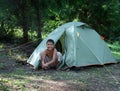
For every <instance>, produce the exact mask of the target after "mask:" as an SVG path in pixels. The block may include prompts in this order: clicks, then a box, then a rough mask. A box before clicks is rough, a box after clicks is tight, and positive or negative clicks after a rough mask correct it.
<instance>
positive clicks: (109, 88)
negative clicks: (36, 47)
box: [0, 54, 120, 91]
mask: <svg viewBox="0 0 120 91" xmlns="http://www.w3.org/2000/svg"><path fill="white" fill-rule="evenodd" d="M16 61H17V60H16V59H13V58H11V57H9V56H7V55H4V54H1V55H0V64H2V66H1V68H0V78H1V79H0V87H2V90H3V91H5V89H7V90H12V91H16V90H17V91H22V90H23V89H24V91H27V90H29V91H32V90H35V91H119V90H120V83H119V82H120V71H119V68H120V63H118V64H112V65H106V66H105V67H97V66H93V67H85V68H81V69H80V70H77V71H55V70H49V71H44V70H38V71H32V68H31V66H29V65H27V64H21V63H19V62H16ZM3 87H4V88H3ZM2 90H1V91H2Z"/></svg>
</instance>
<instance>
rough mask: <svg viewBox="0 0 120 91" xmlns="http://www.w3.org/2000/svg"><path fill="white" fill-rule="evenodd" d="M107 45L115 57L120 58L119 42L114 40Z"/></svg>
mask: <svg viewBox="0 0 120 91" xmlns="http://www.w3.org/2000/svg"><path fill="white" fill-rule="evenodd" d="M108 46H109V48H110V49H111V51H112V54H113V55H114V56H115V58H116V59H120V44H119V43H118V42H114V43H113V44H110V43H108Z"/></svg>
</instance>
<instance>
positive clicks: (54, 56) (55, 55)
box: [46, 49, 57, 65]
mask: <svg viewBox="0 0 120 91" xmlns="http://www.w3.org/2000/svg"><path fill="white" fill-rule="evenodd" d="M56 59H57V50H56V49H54V53H53V59H52V60H51V61H49V62H48V63H46V64H47V65H51V64H53V63H54V62H55V61H56Z"/></svg>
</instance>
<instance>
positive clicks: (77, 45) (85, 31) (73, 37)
mask: <svg viewBox="0 0 120 91" xmlns="http://www.w3.org/2000/svg"><path fill="white" fill-rule="evenodd" d="M48 39H53V40H54V41H55V43H57V41H58V40H59V41H60V42H61V45H62V46H61V47H62V53H63V63H62V65H63V64H66V66H68V67H72V66H76V67H81V66H88V65H103V64H107V63H116V62H117V61H116V60H115V58H114V57H113V55H112V53H111V52H110V49H109V48H108V46H107V45H106V43H105V42H104V40H102V39H101V37H100V35H99V34H98V33H97V32H96V31H95V30H93V29H92V28H91V27H90V26H89V25H87V24H85V23H82V22H69V23H66V24H63V25H62V26H60V27H58V28H56V29H55V30H54V31H53V32H51V33H50V34H49V35H48V36H47V37H46V38H45V39H44V40H43V41H42V42H41V43H40V44H39V45H38V47H37V48H36V49H35V50H34V52H33V53H32V55H31V56H30V57H29V59H28V60H27V62H28V63H30V64H31V65H33V66H34V69H36V68H37V67H38V66H39V65H40V63H41V62H40V61H41V57H40V53H41V52H42V51H43V50H45V49H46V41H47V40H48Z"/></svg>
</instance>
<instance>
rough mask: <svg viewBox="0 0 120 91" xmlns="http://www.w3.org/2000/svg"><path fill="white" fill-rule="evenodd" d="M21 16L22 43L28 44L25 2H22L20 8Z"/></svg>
mask: <svg viewBox="0 0 120 91" xmlns="http://www.w3.org/2000/svg"><path fill="white" fill-rule="evenodd" d="M21 11H22V12H21V16H22V29H23V42H28V25H27V15H26V12H27V11H26V1H25V0H23V3H22V8H21Z"/></svg>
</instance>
